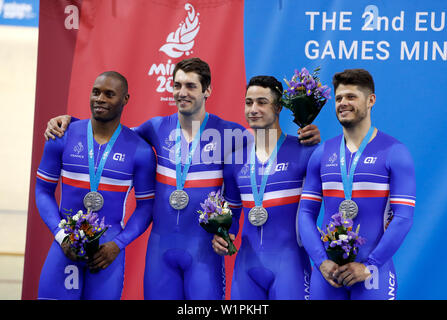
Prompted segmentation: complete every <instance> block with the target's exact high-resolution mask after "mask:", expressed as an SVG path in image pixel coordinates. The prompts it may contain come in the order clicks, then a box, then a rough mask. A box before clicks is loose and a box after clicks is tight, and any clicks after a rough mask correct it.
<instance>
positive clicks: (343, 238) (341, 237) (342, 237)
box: [338, 234, 348, 240]
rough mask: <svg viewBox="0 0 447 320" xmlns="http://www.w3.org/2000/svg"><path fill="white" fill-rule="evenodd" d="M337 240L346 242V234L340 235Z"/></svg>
mask: <svg viewBox="0 0 447 320" xmlns="http://www.w3.org/2000/svg"><path fill="white" fill-rule="evenodd" d="M338 240H348V235H346V234H340V235H339V236H338Z"/></svg>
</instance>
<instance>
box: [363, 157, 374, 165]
mask: <svg viewBox="0 0 447 320" xmlns="http://www.w3.org/2000/svg"><path fill="white" fill-rule="evenodd" d="M376 161H377V157H366V158H365V161H363V163H365V164H375V163H376Z"/></svg>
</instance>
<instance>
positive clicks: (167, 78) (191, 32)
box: [148, 3, 200, 105]
mask: <svg viewBox="0 0 447 320" xmlns="http://www.w3.org/2000/svg"><path fill="white" fill-rule="evenodd" d="M184 8H185V10H186V13H187V14H186V17H185V19H184V21H182V22H181V23H180V24H179V27H178V28H177V29H176V30H175V31H173V32H171V33H169V35H168V36H167V38H166V43H165V44H163V45H162V46H161V47H160V49H159V51H161V52H163V53H165V54H166V55H167V56H168V57H169V58H171V59H175V58H181V57H183V56H189V55H190V54H191V53H193V51H192V49H193V47H194V43H195V38H196V36H197V34H198V32H199V30H200V23H199V15H200V14H199V13H198V12H196V10H195V9H194V7H193V6H192V5H191V4H189V3H187V4H185V7H184ZM171 59H168V61H167V62H165V63H159V64H156V63H154V64H152V65H151V67H150V68H149V72H148V75H149V76H156V77H157V82H158V85H157V88H156V92H159V93H172V92H173V86H172V85H173V84H172V81H173V79H172V73H173V71H174V68H175V63H173V62H172V60H171ZM160 101H164V102H168V104H169V105H175V102H174V97H172V95H171V94H170V95H166V96H162V97H160Z"/></svg>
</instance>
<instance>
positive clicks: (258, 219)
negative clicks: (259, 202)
mask: <svg viewBox="0 0 447 320" xmlns="http://www.w3.org/2000/svg"><path fill="white" fill-rule="evenodd" d="M268 217H269V214H268V213H267V210H266V209H265V208H264V207H261V206H256V207H253V208H251V209H250V212H249V213H248V221H250V223H251V224H252V225H254V226H255V227H260V226H262V225H263V224H264V223H266V221H267V219H268Z"/></svg>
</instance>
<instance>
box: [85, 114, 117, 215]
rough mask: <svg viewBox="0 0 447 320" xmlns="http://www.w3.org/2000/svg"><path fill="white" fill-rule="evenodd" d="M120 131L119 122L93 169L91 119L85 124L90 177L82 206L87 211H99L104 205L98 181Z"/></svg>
mask: <svg viewBox="0 0 447 320" xmlns="http://www.w3.org/2000/svg"><path fill="white" fill-rule="evenodd" d="M120 132H121V124H119V125H118V127H117V128H116V129H115V132H114V133H113V135H112V137H111V138H110V140H109V142H108V143H107V146H106V150H105V151H104V153H103V155H102V157H101V160H100V162H99V164H98V168H96V170H95V163H94V151H93V128H92V122H91V120H89V121H88V125H87V146H88V171H89V177H90V192H89V193H87V194H86V195H85V197H84V201H83V202H84V206H85V208H86V209H87V210H88V211H99V210H101V208H102V206H103V205H104V198H103V197H102V195H101V194H100V193H99V192H98V187H99V182H100V180H101V175H102V172H103V170H104V166H105V164H106V161H107V158H108V157H109V154H110V151H112V148H113V145H114V144H115V142H116V139H118V136H119V134H120Z"/></svg>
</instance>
